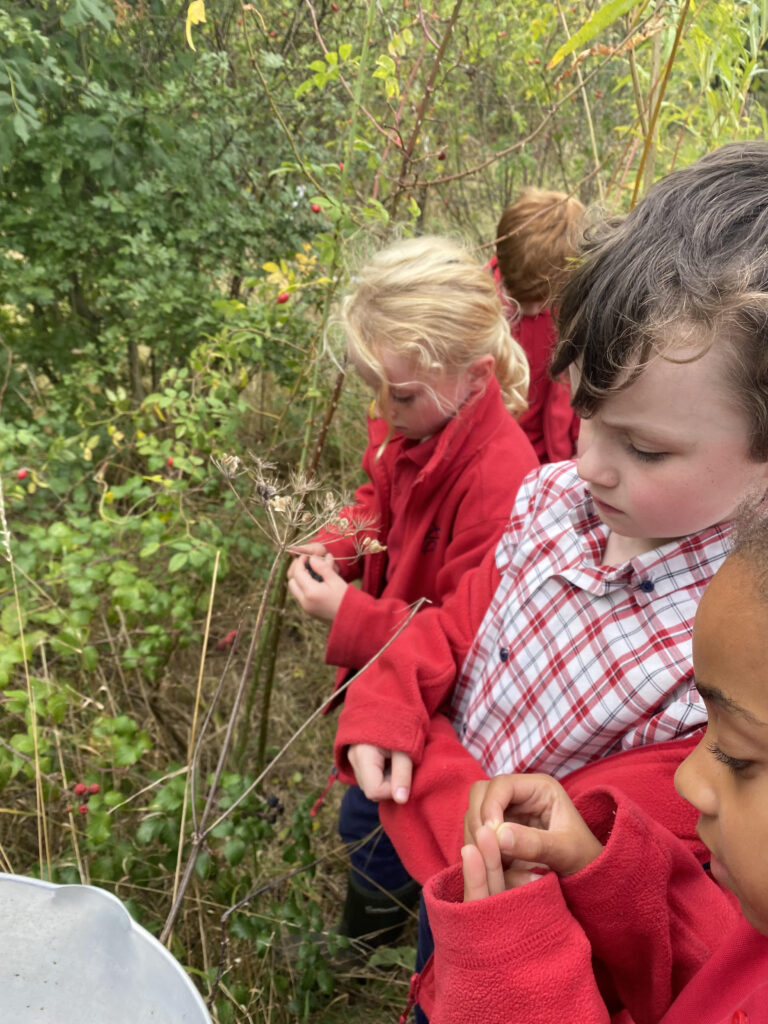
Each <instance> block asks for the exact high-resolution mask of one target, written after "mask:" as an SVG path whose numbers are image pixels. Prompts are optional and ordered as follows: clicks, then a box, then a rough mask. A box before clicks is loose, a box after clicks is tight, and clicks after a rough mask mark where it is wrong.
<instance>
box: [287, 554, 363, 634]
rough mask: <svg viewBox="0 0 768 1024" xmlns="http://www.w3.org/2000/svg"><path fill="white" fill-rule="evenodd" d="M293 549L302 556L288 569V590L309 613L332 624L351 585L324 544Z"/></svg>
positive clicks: (298, 556) (295, 559)
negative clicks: (341, 574)
mask: <svg viewBox="0 0 768 1024" xmlns="http://www.w3.org/2000/svg"><path fill="white" fill-rule="evenodd" d="M292 550H294V551H296V552H300V554H297V557H296V558H294V560H293V561H292V562H291V565H290V567H289V569H288V589H289V590H290V592H291V593H292V594H293V596H294V597H295V598H296V600H297V601H298V602H299V604H300V605H301V607H302V609H303V610H304V611H305V612H307V614H309V615H312V616H314V617H315V618H316V619H321V620H322V621H323V622H333V620H334V619H335V618H336V612H337V611H338V610H339V606H340V605H341V602H342V601H343V600H344V592H345V591H346V589H347V587H348V586H349V584H348V583H346V582H345V580H343V579H342V578H341V576H339V574H338V571H337V569H336V563H335V562H334V560H333V555H331V554H330V553H329V552H328V551H326V550H325V548H324V547H323V545H322V544H305V545H303V546H302V547H301V548H294V549H292Z"/></svg>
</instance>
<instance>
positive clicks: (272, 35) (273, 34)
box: [269, 29, 277, 39]
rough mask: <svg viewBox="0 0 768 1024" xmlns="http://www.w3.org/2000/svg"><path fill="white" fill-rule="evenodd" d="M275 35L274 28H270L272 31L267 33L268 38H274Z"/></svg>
mask: <svg viewBox="0 0 768 1024" xmlns="http://www.w3.org/2000/svg"><path fill="white" fill-rule="evenodd" d="M276 35H277V32H275V30H274V29H272V31H271V32H270V33H269V38H270V39H274V38H275V36H276Z"/></svg>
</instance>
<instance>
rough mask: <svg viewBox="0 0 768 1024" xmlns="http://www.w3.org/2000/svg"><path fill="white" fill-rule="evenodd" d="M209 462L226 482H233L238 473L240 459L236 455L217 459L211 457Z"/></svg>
mask: <svg viewBox="0 0 768 1024" xmlns="http://www.w3.org/2000/svg"><path fill="white" fill-rule="evenodd" d="M211 462H212V463H213V464H214V466H216V468H217V469H218V471H219V472H220V473H221V475H222V476H224V477H226V478H227V480H234V478H235V477H236V476H237V475H238V473H239V472H240V459H239V458H238V456H237V455H222V456H220V457H219V458H218V459H216V458H214V457H213V456H211Z"/></svg>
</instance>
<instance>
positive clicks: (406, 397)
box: [389, 393, 416, 405]
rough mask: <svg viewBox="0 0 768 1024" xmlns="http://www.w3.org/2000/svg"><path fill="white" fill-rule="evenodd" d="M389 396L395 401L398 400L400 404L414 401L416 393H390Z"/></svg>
mask: <svg viewBox="0 0 768 1024" xmlns="http://www.w3.org/2000/svg"><path fill="white" fill-rule="evenodd" d="M389 397H390V398H391V399H392V401H393V402H397V403H398V405H407V404H408V402H412V401H413V400H414V398H415V397H416V396H415V395H393V394H391V393H390V396H389Z"/></svg>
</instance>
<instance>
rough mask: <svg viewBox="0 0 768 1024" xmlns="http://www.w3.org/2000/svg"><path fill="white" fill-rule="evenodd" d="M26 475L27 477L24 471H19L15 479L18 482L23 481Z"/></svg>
mask: <svg viewBox="0 0 768 1024" xmlns="http://www.w3.org/2000/svg"><path fill="white" fill-rule="evenodd" d="M26 475H27V471H26V469H20V470H19V471H18V473H17V474H16V478H17V479H18V480H24V479H25V478H26Z"/></svg>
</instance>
